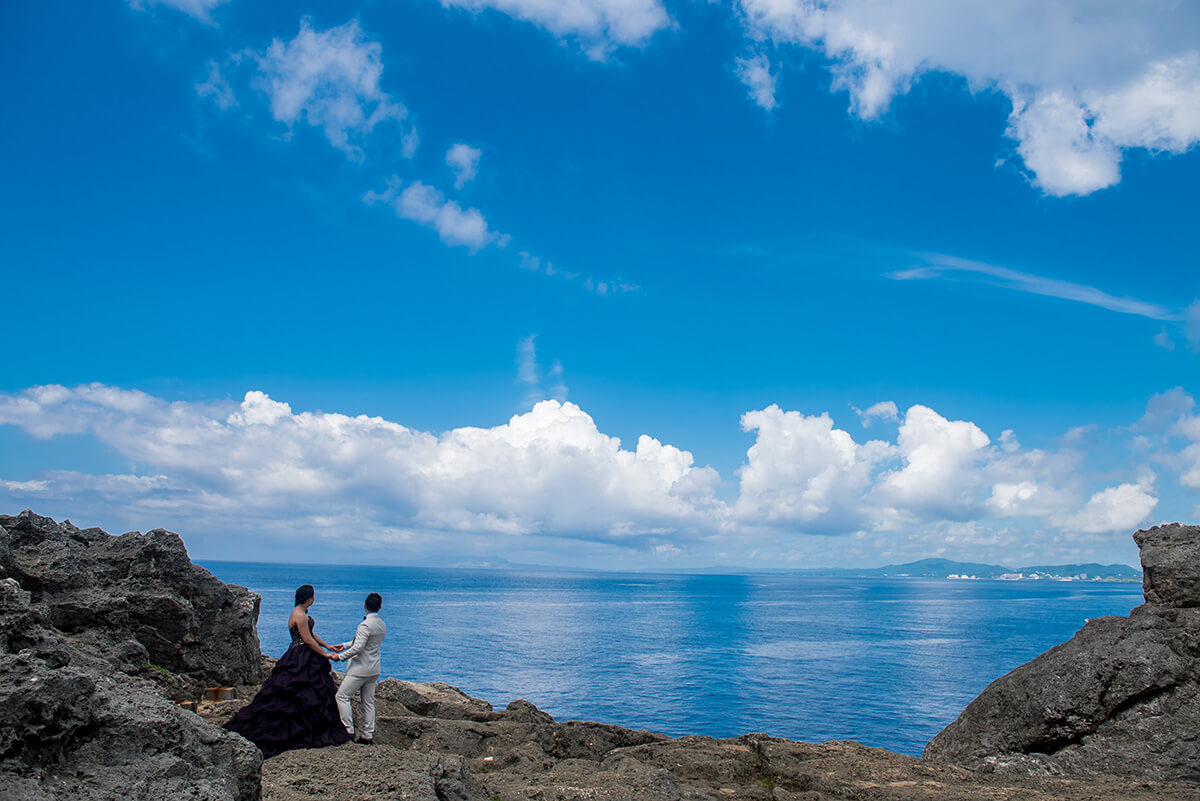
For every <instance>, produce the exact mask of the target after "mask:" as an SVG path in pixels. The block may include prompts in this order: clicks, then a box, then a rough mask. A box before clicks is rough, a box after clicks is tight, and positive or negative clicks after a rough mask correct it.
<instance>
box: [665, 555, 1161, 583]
mask: <svg viewBox="0 0 1200 801" xmlns="http://www.w3.org/2000/svg"><path fill="white" fill-rule="evenodd" d="M670 572H677V573H693V574H710V575H711V574H717V575H720V574H724V575H748V574H758V575H764V574H767V575H803V576H840V577H844V578H949V577H950V576H955V577H956V578H979V579H998V578H1021V579H1054V578H1058V579H1068V578H1069V579H1076V580H1093V579H1099V580H1103V581H1141V580H1142V572H1141V571H1140V570H1138V569H1136V568H1132V567H1130V566H1129V565H1120V564H1116V565H1101V564H1096V563H1095V562H1090V563H1088V564H1074V565H1033V566H1030V567H1005V566H1004V565H989V564H983V563H980V562H956V561H954V560H952V559H919V560H917V561H916V562H906V563H905V564H902V565H885V566H883V567H810V568H799V569H796V568H749V567H740V568H739V567H708V568H696V569H683V570H673V571H670Z"/></svg>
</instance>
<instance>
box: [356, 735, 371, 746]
mask: <svg viewBox="0 0 1200 801" xmlns="http://www.w3.org/2000/svg"><path fill="white" fill-rule="evenodd" d="M354 742H356V743H358V744H359V745H375V741H374V740H368V739H367V738H366V737H355V738H354Z"/></svg>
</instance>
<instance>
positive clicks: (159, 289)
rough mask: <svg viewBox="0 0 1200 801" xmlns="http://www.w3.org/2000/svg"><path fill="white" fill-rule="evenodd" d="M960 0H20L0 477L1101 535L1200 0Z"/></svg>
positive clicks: (1149, 457)
mask: <svg viewBox="0 0 1200 801" xmlns="http://www.w3.org/2000/svg"><path fill="white" fill-rule="evenodd" d="M989 7H990V8H991V9H992V13H990V14H989V15H988V16H986V18H985V17H984V16H983V15H982V12H980V11H979V10H977V9H972V7H971V4H950V5H949V6H946V5H945V4H942V3H939V2H934V0H923V1H922V2H914V3H912V4H910V6H909V7H908V8H907V13H905V14H901V15H900V16H898V17H893V16H892V14H893V12H892V11H891V10H889V4H879V3H877V2H875V1H874V0H837V1H836V2H835V1H833V0H831V2H828V3H824V4H818V5H814V6H805V5H803V4H798V3H794V2H792V1H791V0H742V1H741V2H740V3H737V4H734V5H732V6H731V5H727V4H715V3H710V4H704V3H672V2H666V3H665V4H664V3H663V2H660V0H631V1H630V2H615V1H612V0H589V2H587V3H578V4H560V3H535V2H532V0H443V2H441V3H439V2H434V0H427V1H426V0H411V1H410V2H381V1H378V0H376V1H375V2H364V3H361V4H359V5H358V6H357V7H352V6H348V5H346V4H343V3H337V4H334V3H308V4H303V5H300V6H297V5H296V4H292V3H271V2H261V3H249V2H246V0H228V1H227V2H214V0H160V1H159V2H140V3H137V2H134V3H126V2H121V0H105V1H104V2H97V3H88V4H83V5H82V6H81V5H79V4H67V3H59V2H46V3H40V4H24V5H20V4H17V5H13V4H9V5H7V6H5V7H4V8H3V10H0V22H2V23H3V30H4V31H5V34H4V35H5V37H6V41H5V46H4V47H3V48H0V60H2V61H3V65H2V66H3V69H4V74H6V75H8V76H9V80H8V81H5V82H4V83H3V85H0V93H2V94H0V98H2V100H3V103H4V107H5V108H6V109H8V111H9V124H8V125H6V126H4V127H3V130H2V131H0V139H2V142H0V144H2V145H3V152H4V154H5V156H4V167H3V174H4V185H5V187H6V188H7V191H6V192H4V193H3V195H0V198H2V199H0V203H3V208H2V209H0V226H2V228H0V232H2V234H3V236H2V238H0V263H2V264H3V267H2V268H0V269H2V270H3V272H2V276H3V280H4V284H5V286H6V289H7V292H6V297H7V298H8V299H9V308H10V314H9V317H8V326H6V329H7V330H6V337H5V340H6V347H5V348H4V349H3V354H4V367H5V369H4V370H3V378H2V379H0V381H2V382H3V384H2V386H0V500H3V502H4V506H5V507H6V508H8V509H11V510H12V511H15V510H17V509H19V508H24V507H32V508H34V509H35V510H38V511H41V512H43V513H47V514H52V515H55V516H59V517H70V518H72V519H73V520H75V521H76V522H77V523H80V524H99V525H103V526H105V527H106V528H109V529H112V530H124V529H127V528H140V529H143V530H144V529H148V528H151V527H155V526H159V525H161V526H165V527H168V528H173V529H175V530H178V531H180V532H181V533H182V534H183V535H184V537H185V540H186V541H187V542H188V544H189V547H190V548H191V549H192V552H193V555H194V556H197V557H201V558H210V559H211V558H222V557H229V556H237V555H240V556H244V557H246V558H256V559H277V558H279V559H284V560H304V561H308V560H314V559H333V560H338V561H343V562H360V561H384V562H393V563H410V562H421V561H432V562H443V563H448V562H455V561H458V562H472V563H485V562H492V563H499V562H500V561H501V560H509V561H513V562H520V563H539V564H558V565H590V566H606V567H615V568H644V569H654V568H659V567H678V566H688V565H709V564H729V565H751V566H753V565H778V564H789V565H795V566H798V567H799V566H808V565H814V564H850V563H854V564H880V563H883V562H888V561H901V560H903V559H907V558H916V557H920V556H929V555H941V556H947V557H951V558H963V559H985V560H989V561H997V562H1013V563H1015V562H1020V561H1031V562H1032V561H1045V560H1062V561H1075V560H1085V559H1086V560H1092V559H1099V560H1103V561H1112V560H1121V561H1134V560H1136V552H1135V549H1134V548H1133V546H1132V544H1131V543H1130V541H1129V536H1128V535H1129V533H1130V532H1131V531H1132V530H1133V529H1135V528H1137V527H1139V526H1143V525H1148V524H1151V523H1154V522H1158V521H1164V520H1188V519H1194V518H1195V516H1196V514H1197V504H1198V503H1200V499H1198V497H1197V493H1198V491H1200V422H1198V419H1200V418H1198V417H1197V416H1196V412H1195V410H1194V404H1193V402H1192V395H1193V394H1194V393H1195V392H1197V391H1198V389H1200V388H1198V387H1197V386H1196V376H1197V367H1198V366H1200V362H1198V361H1197V359H1198V358H1200V356H1198V355H1197V352H1196V351H1197V347H1198V345H1200V305H1192V304H1194V303H1195V302H1196V300H1197V298H1198V297H1200V285H1198V284H1200V281H1198V280H1197V278H1196V276H1197V270H1196V267H1197V256H1196V248H1195V233H1194V230H1193V229H1194V222H1193V220H1194V218H1195V217H1196V213H1197V204H1196V200H1195V187H1196V186H1197V183H1198V181H1197V179H1198V178H1200V156H1198V155H1197V153H1196V152H1195V148H1194V147H1193V145H1194V144H1195V142H1196V141H1197V140H1200V115H1198V114H1197V111H1196V109H1197V108H1200V49H1198V48H1197V47H1196V42H1198V41H1200V12H1198V11H1195V10H1193V9H1191V8H1190V7H1182V8H1175V9H1173V10H1170V11H1168V10H1163V8H1162V7H1161V6H1155V5H1154V4H1136V3H1134V4H1129V3H1111V4H1096V5H1095V6H1094V7H1093V11H1094V13H1092V14H1091V15H1089V16H1086V17H1078V18H1077V17H1075V16H1073V14H1072V12H1071V10H1070V8H1071V4H1069V3H1040V4H1030V3H1028V2H1024V0H1012V1H1011V2H1007V3H999V4H990V6H989ZM247 393H256V394H252V395H250V396H248V395H247ZM257 393H261V394H257ZM543 399H547V400H551V401H552V402H551V403H547V404H544V405H541V406H538V407H537V409H533V405H534V403H535V402H536V401H539V400H543ZM280 403H282V404H287V409H286V412H285V411H284V410H283V407H280V406H278V405H277V404H280ZM563 403H567V404H570V405H566V406H564V405H561V404H563ZM880 403H882V404H883V405H882V406H878V407H875V408H876V413H875V414H873V415H870V416H866V417H862V416H860V414H859V412H858V411H856V409H857V410H867V409H869V408H871V407H873V406H874V405H875V404H880ZM1148 404H1149V405H1151V406H1152V407H1153V409H1152V413H1151V414H1149V415H1148V414H1147V408H1148ZM772 408H775V411H771V409H772ZM305 412H307V413H311V414H309V415H308V416H303V413H305ZM823 414H827V415H828V419H826V418H823V417H821V415H823ZM331 415H344V416H348V417H345V418H343V417H334V416H331ZM358 415H365V416H366V417H364V418H362V419H357V418H356V416H358ZM514 415H519V416H520V417H517V418H515V419H513V420H512V421H511V422H510V418H514ZM744 416H745V417H744ZM373 418H378V422H374V421H372V419H373ZM1005 431H1011V432H1012V433H1011V434H1008V435H1005V434H1004V432H1005ZM643 435H646V436H648V437H650V438H652V442H653V443H654V444H647V445H646V446H645V448H640V447H639V444H638V441H639V437H641V436H643ZM614 438H619V440H620V443H619V445H618V444H617V443H616V441H615V439H614ZM660 444H661V446H662V447H661V448H660V447H658V446H659V445H660Z"/></svg>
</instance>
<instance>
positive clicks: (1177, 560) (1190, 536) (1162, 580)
mask: <svg viewBox="0 0 1200 801" xmlns="http://www.w3.org/2000/svg"><path fill="white" fill-rule="evenodd" d="M1133 540H1134V542H1136V543H1137V545H1138V548H1139V549H1140V550H1141V557H1142V587H1143V589H1144V591H1145V595H1146V603H1149V604H1155V605H1158V606H1182V607H1191V606H1200V526H1185V525H1181V524H1179V523H1175V524H1173V525H1169V526H1156V527H1155V528H1152V529H1149V530H1148V531H1139V532H1137V533H1136V534H1134V535H1133Z"/></svg>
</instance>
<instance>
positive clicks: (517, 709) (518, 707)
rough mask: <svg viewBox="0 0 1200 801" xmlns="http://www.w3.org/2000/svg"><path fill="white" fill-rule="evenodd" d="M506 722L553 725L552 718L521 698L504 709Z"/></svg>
mask: <svg viewBox="0 0 1200 801" xmlns="http://www.w3.org/2000/svg"><path fill="white" fill-rule="evenodd" d="M504 717H505V719H506V720H516V721H519V722H521V723H553V722H554V718H552V717H550V714H549V713H548V712H543V711H542V710H540V709H538V708H537V707H536V706H534V705H533V704H531V703H529V702H528V701H526V700H525V699H523V698H518V699H517V700H516V701H513V702H512V703H510V704H509V705H508V706H506V707H505V708H504Z"/></svg>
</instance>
